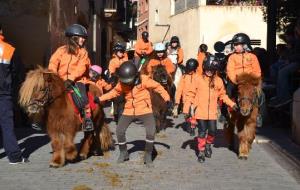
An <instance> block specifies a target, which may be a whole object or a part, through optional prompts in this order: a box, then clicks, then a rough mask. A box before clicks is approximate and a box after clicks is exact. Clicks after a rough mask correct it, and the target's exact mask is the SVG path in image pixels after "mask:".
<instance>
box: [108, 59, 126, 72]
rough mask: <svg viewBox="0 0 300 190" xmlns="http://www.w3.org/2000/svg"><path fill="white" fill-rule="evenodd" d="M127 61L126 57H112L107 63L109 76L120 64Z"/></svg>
mask: <svg viewBox="0 0 300 190" xmlns="http://www.w3.org/2000/svg"><path fill="white" fill-rule="evenodd" d="M125 61H128V57H125V56H124V57H123V58H119V57H117V56H116V55H113V58H112V59H111V60H110V61H109V65H108V70H109V73H110V74H114V73H115V72H116V70H117V68H119V67H120V66H121V65H122V63H124V62H125Z"/></svg>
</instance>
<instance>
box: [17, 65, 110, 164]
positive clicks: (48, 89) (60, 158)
mask: <svg viewBox="0 0 300 190" xmlns="http://www.w3.org/2000/svg"><path fill="white" fill-rule="evenodd" d="M89 92H90V93H92V95H93V96H99V95H100V90H99V89H98V88H97V87H96V86H93V85H90V86H89ZM19 94H20V98H19V103H20V105H21V106H22V107H23V108H25V110H26V111H27V113H28V114H29V116H30V115H31V114H36V113H43V115H44V119H45V123H46V127H47V133H48V135H49V136H50V139H51V145H52V149H53V155H52V159H51V161H50V167H62V166H63V165H64V164H65V161H66V160H69V161H74V160H75V159H76V158H77V155H78V153H77V149H76V146H75V144H74V138H75V135H76V133H77V132H78V131H80V130H81V121H80V117H79V116H78V114H77V113H76V112H75V111H74V106H73V103H72V101H71V100H70V98H69V97H68V93H67V91H66V89H65V87H64V82H63V80H62V79H61V78H60V77H59V76H58V75H56V74H54V73H52V72H50V71H49V70H47V69H43V68H41V67H40V68H37V69H35V70H33V71H30V72H29V73H28V74H27V76H26V79H25V81H24V83H23V84H22V87H21V89H20V93H19ZM92 119H93V122H94V127H95V130H94V131H93V132H85V133H84V139H83V140H82V144H81V148H80V151H79V156H80V158H81V159H86V158H87V157H88V154H89V153H90V151H91V149H92V148H96V149H98V150H99V149H100V148H101V151H107V150H108V149H109V148H110V146H111V145H112V135H111V132H110V130H109V128H108V126H107V125H106V124H105V123H104V112H103V108H102V107H101V106H97V107H96V108H95V110H93V111H92Z"/></svg>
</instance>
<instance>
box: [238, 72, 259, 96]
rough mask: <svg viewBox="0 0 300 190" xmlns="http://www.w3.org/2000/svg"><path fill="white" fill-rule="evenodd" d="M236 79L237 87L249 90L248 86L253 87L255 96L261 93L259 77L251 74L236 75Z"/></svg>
mask: <svg viewBox="0 0 300 190" xmlns="http://www.w3.org/2000/svg"><path fill="white" fill-rule="evenodd" d="M236 79H237V84H238V86H243V87H242V88H249V85H251V86H254V87H255V89H256V93H257V95H260V94H261V93H262V88H261V85H262V81H261V77H257V76H255V75H254V74H251V73H242V74H240V75H238V76H237V78H236Z"/></svg>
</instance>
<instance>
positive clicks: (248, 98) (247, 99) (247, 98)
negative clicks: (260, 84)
mask: <svg viewBox="0 0 300 190" xmlns="http://www.w3.org/2000/svg"><path fill="white" fill-rule="evenodd" d="M243 101H248V102H249V103H250V105H251V107H250V112H251V111H252V110H253V107H254V105H255V104H257V101H258V100H257V95H256V92H255V89H254V90H253V98H250V97H248V96H243V97H239V96H238V99H237V103H238V106H239V107H240V105H241V103H242V102H243Z"/></svg>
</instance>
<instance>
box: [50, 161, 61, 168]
mask: <svg viewBox="0 0 300 190" xmlns="http://www.w3.org/2000/svg"><path fill="white" fill-rule="evenodd" d="M60 167H61V166H60V165H59V164H57V163H54V162H51V163H50V164H49V168H60Z"/></svg>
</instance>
